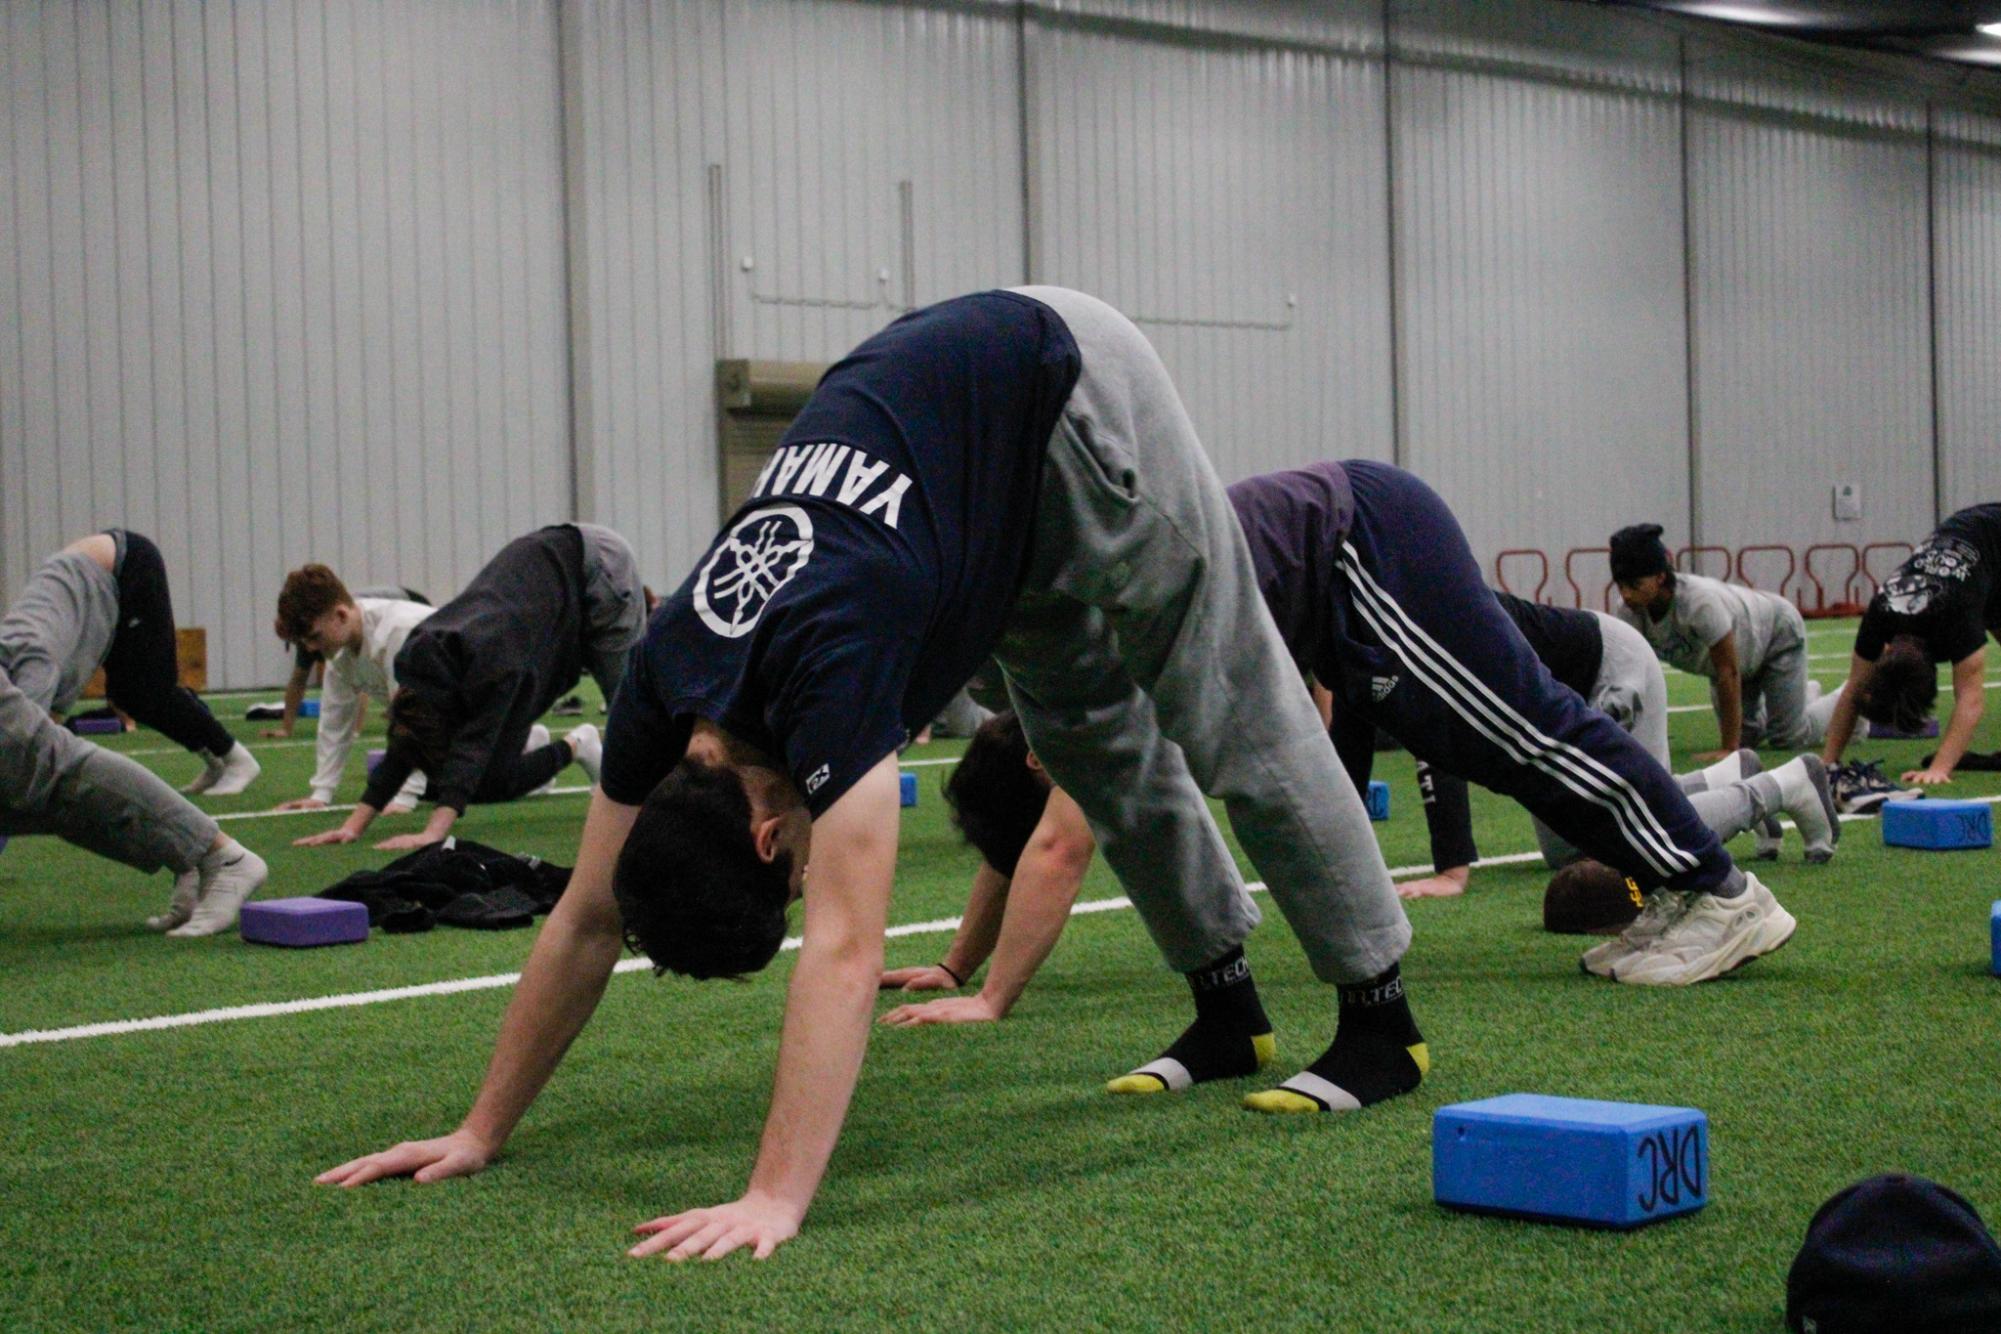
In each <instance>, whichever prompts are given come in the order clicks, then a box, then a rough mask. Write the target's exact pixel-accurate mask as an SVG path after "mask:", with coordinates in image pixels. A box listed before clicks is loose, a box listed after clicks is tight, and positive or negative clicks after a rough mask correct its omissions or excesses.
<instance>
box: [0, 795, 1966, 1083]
mask: <svg viewBox="0 0 2001 1334" xmlns="http://www.w3.org/2000/svg"><path fill="white" fill-rule="evenodd" d="M558 790H559V791H560V790H562V789H558ZM574 790H581V791H589V789H588V788H584V789H574ZM1966 800H1971V801H1981V802H1986V803H1988V804H1990V805H1992V804H1996V803H2001V796H1986V797H1971V798H1966ZM272 813H273V812H254V814H272ZM1839 818H1840V820H1841V822H1842V823H1843V824H1851V823H1854V822H1856V821H1860V820H1872V819H1875V818H1876V817H1875V816H1873V815H1843V816H1841V817H1839ZM1780 823H1781V824H1783V825H1787V826H1790V825H1791V824H1792V821H1790V820H1781V821H1780ZM1541 858H1542V854H1541V853H1540V852H1510V853H1504V854H1502V855H1500V856H1497V857H1482V858H1481V859H1480V860H1479V861H1477V862H1475V863H1474V865H1475V866H1516V865H1520V864H1521V863H1523V862H1533V861H1539V860H1541ZM1431 873H1432V868H1431V867H1430V866H1429V865H1416V866H1393V867H1391V868H1390V875H1391V877H1392V878H1394V879H1398V880H1409V879H1414V878H1416V877H1418V876H1424V875H1430V874H1431ZM1248 888H1249V889H1250V890H1251V892H1252V893H1254V894H1255V893H1261V892H1262V891H1263V890H1264V884H1263V883H1262V882H1256V883H1253V884H1251V885H1250V886H1249V887H1248ZM1130 907H1132V900H1131V899H1128V898H1112V899H1088V900H1086V901H1085V902H1083V903H1078V904H1074V905H1072V906H1071V909H1070V915H1071V916H1072V917H1084V916H1088V915H1090V914H1092V913H1102V912H1119V911H1122V910H1124V909H1126V908H1130ZM958 929H959V919H958V918H956V917H939V918H934V919H933V920H931V921H928V922H906V923H904V924H902V925H900V926H892V927H890V928H889V929H888V930H887V931H885V932H884V933H883V935H884V936H885V937H886V938H888V939H891V940H895V939H899V938H901V937H904V936H926V935H944V934H946V933H948V932H952V931H957V930H958ZM799 944H800V938H799V937H798V936H788V937H787V938H786V939H785V941H784V942H783V943H782V944H781V945H780V946H779V948H780V949H781V950H796V949H798V948H799ZM651 966H652V965H651V964H649V963H648V962H647V961H646V960H644V959H623V960H620V961H619V962H618V963H617V964H616V965H614V966H613V968H612V971H613V972H614V973H635V972H640V971H642V970H645V969H649V968H651ZM520 980H521V974H519V973H492V974H489V975H487V976H485V977H462V978H454V979H452V980H449V981H445V982H424V983H420V984H418V985H415V986H408V987H389V988H386V989H383V990H380V991H350V992H342V993H338V994H335V995H332V996H312V997H308V998H306V999H304V1000H289V1001H265V1002H260V1003H258V1004H253V1005H229V1006H224V1007H222V1008H220V1009H214V1010H193V1011H189V1012H186V1013H182V1014H166V1015H156V1016H154V1017H152V1018H149V1019H117V1020H111V1021H108V1022H105V1023H96V1024H78V1025H76V1026H74V1027H70V1028H42V1029H34V1028H31V1029H24V1030H23V1031H21V1032H19V1033H0V1048H6V1047H25V1046H30V1045H35V1044H41V1043H52V1042H75V1041H78V1040H80V1039H83V1038H102V1037H118V1036H122V1035H124V1034H127V1033H145V1032H152V1031H155V1030H158V1029H164V1028H195V1027H199V1026H201V1025H204V1024H222V1023H230V1022H233V1021H235V1020H238V1019H269V1018H275V1017H277V1016H280V1015H288V1014H307V1013H310V1012H312V1011H315V1010H345V1009H352V1008H354V1007H357V1006H362V1005H381V1004H385V1003H387V1002H389V1001H399V1000H417V999H420V998H422V997H426V996H450V995H456V994H458V993H460V992H465V991H493V990H498V989H500V988H503V987H511V986H513V985H514V984H515V983H516V982H519V981H520Z"/></svg>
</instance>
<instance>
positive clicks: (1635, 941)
mask: <svg viewBox="0 0 2001 1334" xmlns="http://www.w3.org/2000/svg"><path fill="white" fill-rule="evenodd" d="M1688 899H1689V896H1688V895H1687V894H1683V893H1679V892H1677V891H1675V890H1672V889H1657V890H1655V891H1654V892H1653V893H1651V894H1649V895H1647V905H1646V907H1644V908H1642V909H1640V915H1639V916H1638V917H1635V918H1634V919H1633V923H1632V925H1631V926H1628V927H1627V928H1626V929H1625V930H1624V931H1621V932H1620V933H1619V934H1618V935H1616V936H1614V937H1612V939H1610V940H1608V941H1606V942H1605V943H1604V944H1602V945H1593V946H1592V947H1591V948H1590V949H1588V950H1586V951H1584V957H1583V958H1581V959H1579V960H1578V961H1577V962H1578V966H1579V967H1580V968H1582V969H1583V970H1584V971H1585V972H1587V973H1590V974H1592V975H1593V976H1595V977H1611V976H1612V970H1613V969H1614V968H1616V967H1617V966H1618V965H1619V964H1620V963H1622V962H1624V961H1625V960H1626V959H1628V958H1631V957H1634V956H1636V955H1639V954H1642V953H1644V952H1645V951H1646V950H1647V949H1648V947H1650V946H1651V945H1652V944H1653V943H1654V941H1655V940H1656V939H1658V938H1659V937H1660V935H1661V934H1662V933H1663V932H1665V931H1666V930H1667V929H1668V928H1669V927H1671V926H1673V925H1674V924H1675V922H1676V921H1678V920H1680V918H1681V915H1682V913H1684V912H1686V911H1687V909H1688Z"/></svg>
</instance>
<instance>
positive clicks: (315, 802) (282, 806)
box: [271, 797, 327, 811]
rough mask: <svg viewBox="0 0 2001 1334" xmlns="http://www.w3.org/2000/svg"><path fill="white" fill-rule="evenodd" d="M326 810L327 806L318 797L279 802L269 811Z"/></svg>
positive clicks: (296, 798)
mask: <svg viewBox="0 0 2001 1334" xmlns="http://www.w3.org/2000/svg"><path fill="white" fill-rule="evenodd" d="M326 808H327V804H326V803H325V802H324V801H321V800H320V799H319V798H318V797H294V798H293V799H292V800H290V801H281V802H279V803H278V804H277V805H276V806H273V807H272V808H271V809H272V810H274V811H323V810H325V809H326Z"/></svg>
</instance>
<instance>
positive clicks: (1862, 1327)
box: [1786, 1175, 2001, 1334]
mask: <svg viewBox="0 0 2001 1334" xmlns="http://www.w3.org/2000/svg"><path fill="white" fill-rule="evenodd" d="M1786 1327H1787V1328H1788V1329H1791V1330H1794V1331H1796V1332H1797V1334H1855V1332H1857V1331H1878V1330H1881V1331H1888V1330H1896V1331H1900V1334H1916V1332H1917V1331H1935V1332H1936V1334H1960V1332H1961V1331H1965V1334H1973V1331H1982V1332H1983V1334H1991V1331H1994V1330H2001V1246H1996V1245H1995V1243H1994V1238H1993V1236H1992V1235H1991V1234H1989V1232H1988V1231H1987V1227H1986V1225H1985V1224H1984V1223H1982V1222H1981V1221H1980V1214H1979V1213H1978V1212H1977V1211H1976V1210H1975V1209H1974V1207H1973V1206H1972V1205H1970V1204H1968V1203H1967V1202H1966V1201H1965V1200H1964V1199H1962V1198H1961V1197H1960V1196H1959V1195H1957V1194H1956V1193H1954V1192H1953V1191H1951V1190H1948V1189H1947V1188H1946V1187H1944V1186H1941V1185H1939V1184H1938V1183H1937V1182H1936V1181H1927V1180H1925V1179H1924V1178H1923V1177H1914V1176H1895V1175H1892V1176H1875V1177H1870V1178H1869V1179H1868V1180H1866V1181H1858V1182H1856V1183H1855V1184H1854V1185H1852V1186H1849V1187H1848V1188H1847V1189H1845V1190H1842V1191H1840V1192H1838V1193H1837V1194H1836V1195H1835V1196H1834V1198H1833V1199H1831V1200H1829V1201H1828V1202H1827V1203H1826V1204H1823V1205H1821V1206H1820V1210H1819V1212H1817V1213H1816V1214H1814V1216H1813V1221H1812V1222H1811V1223H1809V1224H1807V1229H1806V1244H1805V1245H1804V1246H1802V1247H1800V1253H1799V1255H1798V1256H1796V1257H1795V1258H1794V1259H1793V1267H1792V1272H1791V1273H1789V1274H1788V1275H1787V1276H1786Z"/></svg>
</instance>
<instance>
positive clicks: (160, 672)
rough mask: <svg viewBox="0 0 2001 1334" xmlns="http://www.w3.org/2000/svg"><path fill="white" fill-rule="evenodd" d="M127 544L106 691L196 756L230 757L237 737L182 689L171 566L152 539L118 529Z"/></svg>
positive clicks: (106, 660)
mask: <svg viewBox="0 0 2001 1334" xmlns="http://www.w3.org/2000/svg"><path fill="white" fill-rule="evenodd" d="M110 535H111V536H112V537H113V538H121V539H122V541H121V545H122V546H123V547H124V556H123V558H122V559H121V560H120V561H119V563H118V573H117V579H118V629H117V630H116V631H115V632H114V633H113V634H112V637H111V651H110V652H109V653H107V654H105V655H104V689H105V693H106V694H107V695H109V696H110V697H111V702H112V703H113V704H115V705H117V706H118V707H119V708H121V709H123V710H124V711H125V712H127V713H129V714H131V715H132V717H133V718H135V719H137V720H138V722H139V723H140V724H141V725H142V726H145V727H150V728H152V729H153V730H154V731H156V732H160V733H162V734H164V735H165V736H167V737H169V738H171V739H172V740H173V741H174V742H176V743H177V744H179V745H182V746H185V747H187V748H188V749H189V750H193V751H204V750H205V751H207V752H208V753H209V754H211V755H216V756H222V755H227V754H228V753H229V751H230V749H231V748H232V747H233V746H235V745H236V738H235V737H233V736H231V735H230V734H229V731H228V729H227V728H225V727H224V726H223V725H222V724H221V723H219V722H217V721H216V720H215V715H214V714H212V713H210V712H209V711H208V706H207V705H206V704H203V703H202V702H201V699H200V697H198V696H197V695H196V694H195V693H194V692H193V691H192V690H189V689H187V688H186V687H185V686H183V685H182V684H181V673H180V663H179V653H178V650H177V645H176V643H175V637H174V603H173V599H172V598H171V597H169V596H168V593H167V565H166V562H165V561H163V560H161V559H160V549H159V548H158V547H156V546H154V545H153V542H152V539H151V538H148V537H146V536H144V535H143V534H140V533H134V532H131V531H125V532H122V533H121V532H119V531H118V530H116V529H113V530H110Z"/></svg>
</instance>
